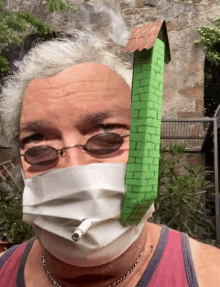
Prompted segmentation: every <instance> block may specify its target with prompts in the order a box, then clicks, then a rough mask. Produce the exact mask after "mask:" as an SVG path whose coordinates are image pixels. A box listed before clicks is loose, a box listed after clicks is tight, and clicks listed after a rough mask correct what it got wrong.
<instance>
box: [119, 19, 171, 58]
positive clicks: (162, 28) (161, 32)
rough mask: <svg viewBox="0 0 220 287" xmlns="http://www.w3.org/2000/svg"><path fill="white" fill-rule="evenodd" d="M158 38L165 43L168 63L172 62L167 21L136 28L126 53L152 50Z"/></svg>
mask: <svg viewBox="0 0 220 287" xmlns="http://www.w3.org/2000/svg"><path fill="white" fill-rule="evenodd" d="M157 38H160V39H161V40H163V41H164V42H165V47H166V63H168V62H169V61H170V47H169V41H168V35H167V29H166V22H165V20H158V21H155V22H150V23H146V24H145V25H143V26H140V27H134V29H133V30H132V33H131V36H130V38H129V40H128V43H127V45H126V47H125V49H124V52H135V51H137V50H139V51H141V50H143V49H147V50H149V49H151V48H152V47H153V46H154V43H155V41H156V39H157Z"/></svg>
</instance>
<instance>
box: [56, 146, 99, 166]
mask: <svg viewBox="0 0 220 287" xmlns="http://www.w3.org/2000/svg"><path fill="white" fill-rule="evenodd" d="M98 162H99V160H98V159H97V158H96V157H93V156H91V155H89V154H88V153H87V152H86V151H84V150H83V148H82V147H81V146H76V147H73V148H69V149H66V150H65V152H64V155H63V156H61V157H60V159H59V168H66V167H71V166H80V165H81V166H82V165H87V164H91V163H98Z"/></svg>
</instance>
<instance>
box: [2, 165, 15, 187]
mask: <svg viewBox="0 0 220 287" xmlns="http://www.w3.org/2000/svg"><path fill="white" fill-rule="evenodd" d="M13 167H14V164H13V162H12V161H11V160H7V161H4V162H1V163H0V177H1V178H2V179H3V180H4V181H6V182H7V181H9V182H13V183H14V184H15V185H16V186H17V183H16V180H15V178H14V176H13V175H12V173H11V169H12V168H13Z"/></svg>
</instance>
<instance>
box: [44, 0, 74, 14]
mask: <svg viewBox="0 0 220 287" xmlns="http://www.w3.org/2000/svg"><path fill="white" fill-rule="evenodd" d="M46 2H47V9H48V10H49V11H50V12H59V11H62V10H64V9H67V10H71V11H74V12H75V11H77V10H78V7H77V6H74V5H70V4H68V3H67V2H66V1H65V0H47V1H46Z"/></svg>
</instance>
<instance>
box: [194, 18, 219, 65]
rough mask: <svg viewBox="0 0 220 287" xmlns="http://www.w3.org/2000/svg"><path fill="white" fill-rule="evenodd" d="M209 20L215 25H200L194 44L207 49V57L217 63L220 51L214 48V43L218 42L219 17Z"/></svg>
mask: <svg viewBox="0 0 220 287" xmlns="http://www.w3.org/2000/svg"><path fill="white" fill-rule="evenodd" d="M211 21H212V23H214V24H215V26H216V27H208V26H203V27H200V28H199V29H198V32H199V34H200V36H199V37H198V38H197V40H196V41H195V44H202V45H203V46H204V47H205V49H206V50H207V54H206V57H207V59H208V60H209V61H210V62H213V63H215V64H216V65H219V63H220V53H219V52H218V51H217V50H216V49H215V45H216V44H217V43H219V42H220V18H219V17H216V18H212V19H211Z"/></svg>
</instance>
